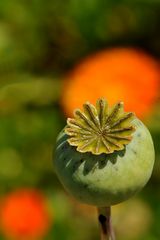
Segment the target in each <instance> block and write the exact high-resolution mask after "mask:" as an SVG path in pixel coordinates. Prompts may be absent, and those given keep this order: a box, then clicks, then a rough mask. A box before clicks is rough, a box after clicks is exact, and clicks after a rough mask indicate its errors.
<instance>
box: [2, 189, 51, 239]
mask: <svg viewBox="0 0 160 240" xmlns="http://www.w3.org/2000/svg"><path fill="white" fill-rule="evenodd" d="M0 217H1V219H0V222H1V228H2V232H3V233H4V235H5V236H9V237H11V238H13V239H14V238H15V239H19V240H21V239H25V240H26V239H27V240H30V239H37V238H39V237H42V236H44V235H45V234H46V233H47V231H48V228H49V226H50V216H49V213H48V211H47V208H46V202H45V199H44V196H43V195H42V194H40V193H39V192H38V191H37V190H33V189H19V190H16V191H14V192H11V193H9V194H8V195H7V196H5V197H4V199H3V200H2V204H1V212H0Z"/></svg>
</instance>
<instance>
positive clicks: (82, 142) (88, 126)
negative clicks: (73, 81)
mask: <svg viewBox="0 0 160 240" xmlns="http://www.w3.org/2000/svg"><path fill="white" fill-rule="evenodd" d="M134 117H135V115H134V113H132V112H124V107H123V102H118V103H117V104H115V105H114V106H113V107H110V106H108V103H107V101H106V100H105V99H98V100H97V102H96V106H94V105H92V104H91V103H89V102H86V103H85V104H84V105H83V111H81V110H80V109H76V110H75V111H74V118H68V119H67V126H66V127H65V133H66V134H67V135H68V136H69V138H68V143H69V144H70V145H71V146H75V147H76V149H77V151H79V152H82V153H84V152H91V153H92V154H95V155H99V154H102V153H106V154H110V153H113V152H114V151H119V150H122V149H124V147H125V145H126V144H128V143H129V142H130V141H131V140H132V134H133V132H134V131H135V127H134V125H133V124H132V120H133V118H134Z"/></svg>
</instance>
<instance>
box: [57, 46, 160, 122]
mask: <svg viewBox="0 0 160 240" xmlns="http://www.w3.org/2000/svg"><path fill="white" fill-rule="evenodd" d="M159 78H160V74H159V68H158V64H157V62H156V60H154V59H153V58H152V57H151V56H149V55H148V54H146V53H144V52H143V51H141V50H138V49H134V48H113V49H108V50H103V51H101V52H98V53H96V54H94V55H92V56H89V57H87V58H86V59H84V60H83V61H82V62H81V63H80V64H78V65H77V66H76V67H75V68H74V69H73V70H72V71H71V72H70V74H69V75H68V76H67V77H66V79H65V81H64V84H63V90H62V96H61V105H62V108H63V111H64V112H65V114H66V115H67V116H72V115H73V110H74V109H75V108H81V107H82V104H83V103H84V102H86V101H90V102H91V103H93V104H95V102H96V100H97V98H100V97H103V98H106V99H107V101H108V102H109V104H110V105H112V104H114V103H116V102H117V101H123V102H124V104H125V110H126V111H133V112H135V113H136V115H137V116H138V117H140V118H144V117H146V116H147V115H148V114H149V113H150V111H151V110H152V107H153V104H154V102H155V100H156V99H157V95H158V83H159Z"/></svg>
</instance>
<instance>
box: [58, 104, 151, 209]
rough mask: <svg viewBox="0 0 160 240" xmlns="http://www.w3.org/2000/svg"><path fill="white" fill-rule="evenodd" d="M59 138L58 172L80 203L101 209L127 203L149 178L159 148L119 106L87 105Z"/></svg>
mask: <svg viewBox="0 0 160 240" xmlns="http://www.w3.org/2000/svg"><path fill="white" fill-rule="evenodd" d="M83 108H84V111H83V112H82V111H81V110H76V111H75V112H74V118H71V119H68V120H67V126H66V127H65V128H64V129H63V130H62V132H61V133H60V134H59V136H58V139H57V146H56V151H55V156H54V168H55V171H56V173H57V175H58V177H59V179H60V181H61V183H62V184H63V185H64V187H65V189H66V190H67V191H68V192H69V193H70V194H72V195H73V196H74V197H75V198H77V199H78V200H79V201H81V202H83V203H87V204H91V205H95V206H98V207H106V206H111V205H114V204H117V203H120V202H122V201H124V200H127V199H128V198H130V197H131V196H132V195H134V194H135V193H136V192H138V191H139V190H141V189H142V188H143V187H144V185H145V184H146V183H147V181H148V180H149V178H150V176H151V173H152V169H153V164H154V146H153V142H152V138H151V135H150V133H149V131H148V129H147V128H146V127H145V125H144V124H143V123H142V122H141V121H140V120H139V119H138V118H136V116H135V115H134V114H133V113H131V112H129V113H126V112H124V109H123V103H122V102H120V103H118V104H116V105H115V106H113V107H112V108H110V107H109V106H108V104H107V102H106V101H105V100H104V99H99V100H98V101H97V103H96V107H94V106H93V105H91V104H90V103H88V102H87V103H85V104H84V105H83Z"/></svg>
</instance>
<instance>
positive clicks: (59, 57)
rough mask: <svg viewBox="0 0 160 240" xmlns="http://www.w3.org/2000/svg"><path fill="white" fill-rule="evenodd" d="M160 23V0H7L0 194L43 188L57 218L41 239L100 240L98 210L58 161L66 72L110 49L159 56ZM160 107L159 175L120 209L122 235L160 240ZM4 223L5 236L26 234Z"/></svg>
mask: <svg viewBox="0 0 160 240" xmlns="http://www.w3.org/2000/svg"><path fill="white" fill-rule="evenodd" d="M159 26H160V1H159V0H138V1H137V0H119V1H116V0H106V1H102V0H68V1H64V0H63V1H62V0H52V1H51V0H48V1H43V0H12V1H10V0H1V1H0V87H1V88H0V197H1V198H2V199H4V198H5V196H8V194H9V193H10V192H14V191H15V190H16V189H34V190H35V191H40V192H41V193H42V195H43V196H44V198H45V200H46V205H47V208H48V209H49V213H48V214H49V216H50V219H51V223H50V225H49V227H48V230H47V231H46V233H45V235H43V236H41V237H39V238H38V239H46V240H47V239H48V240H51V239H56V240H59V239H65V240H73V239H76V240H89V239H90V240H96V239H99V233H98V226H97V222H96V212H95V210H94V208H91V207H87V206H83V205H80V204H79V203H77V202H76V201H75V200H73V199H71V198H70V196H68V195H67V194H66V193H65V191H64V190H63V188H62V186H61V184H60V183H59V181H58V179H57V177H56V175H55V173H54V169H53V167H52V160H51V159H52V151H53V149H54V145H55V141H56V136H57V134H58V133H59V131H60V130H61V129H62V128H63V127H64V125H65V116H64V114H63V112H62V109H61V107H60V96H61V94H62V90H61V89H62V85H63V77H64V76H65V74H67V72H68V71H69V70H71V69H72V68H73V67H74V66H75V65H76V63H78V62H79V61H80V60H82V59H83V58H84V57H86V56H88V55H89V54H91V53H94V52H96V51H98V50H102V49H105V48H107V47H113V46H131V47H138V48H141V49H142V50H144V51H146V52H148V53H149V54H151V55H152V56H154V57H155V58H156V59H157V61H158V60H159V57H160V31H159ZM159 109H160V103H159V102H157V103H156V105H155V111H154V113H153V114H152V115H151V116H150V118H149V121H146V124H147V125H148V127H149V129H150V131H151V134H152V136H153V140H154V143H155V149H156V164H155V167H154V171H153V175H152V178H151V180H150V182H149V183H148V185H147V186H146V187H145V188H144V190H143V191H142V192H141V193H140V194H138V196H136V197H134V198H133V199H132V200H129V201H128V202H126V203H123V204H120V205H118V206H115V207H113V224H114V227H115V232H116V235H117V240H158V239H160V227H159V220H160V190H159V186H160V145H159V142H160V124H159V122H160V113H159ZM17 207H18V206H17ZM15 221H16V220H15ZM27 224H29V222H28V223H27ZM0 228H1V232H0V239H19V240H22V239H26V238H25V237H24V238H21V237H15V238H14V237H13V238H11V237H8V236H7V235H6V232H5V231H4V230H3V226H0ZM8 231H9V229H8ZM27 239H31V238H27ZM35 239H37V238H35Z"/></svg>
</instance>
